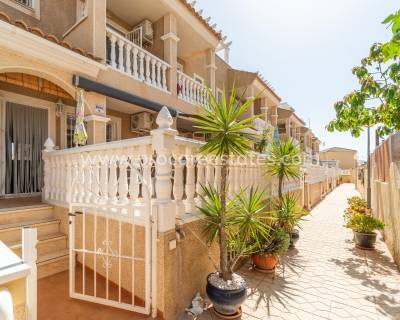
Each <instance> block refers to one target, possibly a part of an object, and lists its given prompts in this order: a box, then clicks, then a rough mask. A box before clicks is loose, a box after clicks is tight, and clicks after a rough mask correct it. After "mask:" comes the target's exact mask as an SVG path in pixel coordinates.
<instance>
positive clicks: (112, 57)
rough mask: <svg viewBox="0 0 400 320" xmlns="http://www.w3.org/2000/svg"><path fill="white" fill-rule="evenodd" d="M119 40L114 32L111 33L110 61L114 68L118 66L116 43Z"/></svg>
mask: <svg viewBox="0 0 400 320" xmlns="http://www.w3.org/2000/svg"><path fill="white" fill-rule="evenodd" d="M116 42H117V37H116V36H115V35H113V34H111V35H110V46H111V47H110V49H111V50H110V60H111V61H110V62H111V66H112V67H113V68H116V67H117V56H116V49H115V44H116Z"/></svg>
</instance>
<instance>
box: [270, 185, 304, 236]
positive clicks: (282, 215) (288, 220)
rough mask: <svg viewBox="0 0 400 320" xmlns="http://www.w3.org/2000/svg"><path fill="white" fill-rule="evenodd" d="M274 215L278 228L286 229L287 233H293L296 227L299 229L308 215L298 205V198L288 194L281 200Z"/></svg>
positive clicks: (276, 205) (277, 202) (276, 204)
mask: <svg viewBox="0 0 400 320" xmlns="http://www.w3.org/2000/svg"><path fill="white" fill-rule="evenodd" d="M272 213H273V216H274V217H275V219H276V224H277V225H278V227H279V228H282V229H284V230H285V231H286V232H287V233H290V232H292V230H293V228H294V227H296V226H297V227H299V226H300V222H301V221H302V220H303V218H304V216H306V215H307V214H308V212H307V211H306V210H304V209H303V208H302V207H300V206H299V205H298V203H297V197H296V195H295V194H292V193H287V194H285V195H283V196H282V198H279V199H278V200H277V201H276V203H275V205H274V210H273V212H272Z"/></svg>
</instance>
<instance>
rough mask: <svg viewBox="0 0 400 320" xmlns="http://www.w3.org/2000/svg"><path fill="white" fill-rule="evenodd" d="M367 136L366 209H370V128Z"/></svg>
mask: <svg viewBox="0 0 400 320" xmlns="http://www.w3.org/2000/svg"><path fill="white" fill-rule="evenodd" d="M367 134H368V139H367V140H368V146H367V170H368V172H367V205H368V208H371V159H370V152H371V150H370V148H371V146H370V139H371V137H370V127H368V128H367Z"/></svg>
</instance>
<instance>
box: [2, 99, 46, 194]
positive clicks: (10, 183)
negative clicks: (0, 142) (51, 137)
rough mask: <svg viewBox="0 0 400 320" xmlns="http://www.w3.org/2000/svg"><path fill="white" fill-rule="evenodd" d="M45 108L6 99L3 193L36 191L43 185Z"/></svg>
mask: <svg viewBox="0 0 400 320" xmlns="http://www.w3.org/2000/svg"><path fill="white" fill-rule="evenodd" d="M47 121H48V114H47V110H45V109H39V108H33V107H29V106H24V105H20V104H16V103H11V102H6V128H5V129H6V130H5V145H6V152H5V158H6V177H5V178H6V182H5V189H6V190H5V191H6V193H7V194H20V193H33V192H40V191H41V189H42V186H43V163H42V149H43V145H44V142H45V140H46V139H47V137H48V132H47V131H48V130H47V127H48V122H47Z"/></svg>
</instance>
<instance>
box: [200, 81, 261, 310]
mask: <svg viewBox="0 0 400 320" xmlns="http://www.w3.org/2000/svg"><path fill="white" fill-rule="evenodd" d="M207 95H208V98H207V106H204V105H199V108H200V109H201V113H199V114H198V115H196V117H194V118H193V120H194V121H195V122H196V123H197V125H196V126H195V127H196V128H197V129H198V130H199V131H201V132H203V133H205V134H209V135H210V138H209V139H208V140H207V142H206V143H205V144H204V145H203V146H202V147H201V152H202V153H205V154H208V155H213V156H214V157H217V158H218V160H219V163H220V164H221V180H220V185H219V186H218V188H217V189H214V188H212V187H210V186H207V187H204V188H203V192H204V193H205V195H203V204H202V206H201V208H200V210H201V212H202V213H203V214H204V215H205V217H206V218H205V229H204V230H205V233H206V234H208V236H209V237H208V240H209V242H212V241H214V240H217V239H218V243H219V270H218V271H217V272H214V273H211V274H209V275H208V277H207V287H206V291H207V295H208V297H209V298H210V300H211V301H212V302H213V306H214V310H215V311H216V312H218V313H220V314H222V315H226V316H231V315H234V314H236V313H238V310H239V307H240V305H241V304H242V303H243V301H244V300H245V299H246V282H245V280H244V279H243V278H242V277H241V276H240V275H238V274H235V273H234V272H233V266H234V263H235V261H236V259H237V257H234V258H232V256H231V255H228V250H230V249H231V247H232V243H235V242H234V241H232V237H230V232H232V220H230V219H231V217H230V214H231V212H232V210H233V209H232V208H233V206H234V204H233V203H232V202H231V201H230V200H229V199H227V175H228V170H229V159H230V158H231V157H232V156H238V155H244V154H246V153H247V152H248V151H250V150H251V147H252V144H253V138H254V136H253V135H252V134H251V133H249V130H248V129H249V128H251V126H252V122H253V121H254V119H256V118H257V116H256V117H249V118H245V119H244V120H240V118H241V117H242V116H243V114H244V112H245V111H246V110H247V109H248V108H249V106H250V105H252V104H253V102H254V100H255V99H256V98H257V97H254V98H252V99H249V100H246V102H244V103H241V101H243V97H241V98H240V99H239V100H237V90H236V88H235V86H233V88H232V91H231V94H230V96H229V97H228V99H227V95H226V93H225V90H224V93H223V95H222V99H221V100H220V101H219V102H218V100H217V99H216V98H215V97H214V95H213V92H212V91H211V90H210V89H207ZM237 101H239V102H237ZM260 225H261V224H258V226H260ZM233 229H234V228H233ZM236 245H238V246H239V247H241V246H243V250H241V251H242V252H244V251H246V248H245V243H243V242H240V241H237V242H236Z"/></svg>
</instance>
